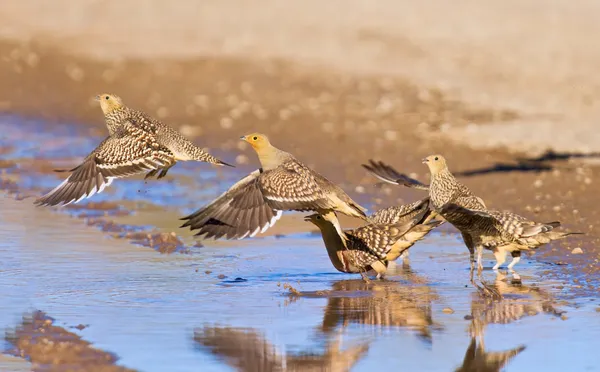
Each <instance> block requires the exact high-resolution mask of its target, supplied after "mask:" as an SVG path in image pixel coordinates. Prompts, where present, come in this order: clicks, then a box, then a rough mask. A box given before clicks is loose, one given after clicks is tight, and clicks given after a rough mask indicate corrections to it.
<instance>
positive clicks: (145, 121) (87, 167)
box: [35, 94, 232, 206]
mask: <svg viewBox="0 0 600 372" xmlns="http://www.w3.org/2000/svg"><path fill="white" fill-rule="evenodd" d="M96 100H98V101H99V102H100V107H101V108H102V112H103V113H104V119H105V122H106V126H107V128H108V132H109V136H108V137H107V138H106V139H105V140H104V141H102V142H101V143H100V145H98V147H96V148H95V149H94V150H93V151H92V152H91V153H90V154H89V155H88V156H87V157H86V158H85V159H84V160H83V162H82V163H81V164H80V165H78V166H77V167H75V168H73V169H71V170H68V171H64V170H63V171H60V172H70V173H71V174H70V175H69V177H68V178H67V179H66V180H64V181H63V182H62V183H61V184H60V185H58V186H57V187H55V188H54V189H53V190H52V191H50V192H48V193H47V194H46V195H44V196H42V197H41V198H39V199H37V200H36V201H35V204H37V205H44V206H54V205H60V204H62V205H67V204H70V203H77V202H79V201H81V200H82V199H85V198H89V197H91V196H92V195H94V194H95V193H100V192H102V190H104V188H106V187H107V186H109V185H110V184H111V183H112V181H113V180H114V179H115V178H123V177H128V176H132V175H136V174H143V173H146V178H149V177H153V176H157V179H160V178H163V177H164V176H166V175H167V172H168V171H169V169H170V168H171V167H172V166H174V165H175V164H176V163H177V162H178V161H190V160H194V161H202V162H207V163H211V164H215V165H226V166H232V165H230V164H227V163H225V162H223V161H221V160H219V159H217V158H215V157H214V156H212V155H210V154H209V153H207V152H206V151H204V150H202V149H201V148H199V147H198V146H196V145H194V144H193V143H192V142H191V141H189V140H188V139H187V138H185V137H184V136H183V135H182V134H181V133H179V132H178V131H177V130H175V129H173V128H171V127H169V126H168V125H166V124H163V123H162V122H160V121H158V120H156V119H154V118H152V117H151V116H149V115H147V114H146V113H144V112H142V111H137V110H134V109H131V108H129V107H127V106H125V105H124V104H123V101H122V100H121V98H119V97H118V96H115V95H113V94H101V95H99V96H97V97H96ZM159 172H160V173H159ZM157 174H158V175H157Z"/></svg>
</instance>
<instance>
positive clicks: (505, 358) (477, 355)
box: [456, 337, 525, 372]
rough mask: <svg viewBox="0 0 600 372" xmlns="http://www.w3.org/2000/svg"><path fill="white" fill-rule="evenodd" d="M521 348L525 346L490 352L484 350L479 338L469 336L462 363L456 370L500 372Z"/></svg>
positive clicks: (463, 371) (464, 371)
mask: <svg viewBox="0 0 600 372" xmlns="http://www.w3.org/2000/svg"><path fill="white" fill-rule="evenodd" d="M523 350H525V346H523V345H520V346H517V347H515V348H513V349H509V350H504V351H497V352H490V351H486V350H485V344H484V343H483V342H482V341H481V340H478V338H477V337H471V342H470V343H469V347H468V348H467V352H466V353H465V358H464V360H463V364H462V365H461V366H460V367H459V368H457V369H456V372H500V371H502V370H504V368H505V367H506V365H507V364H508V363H509V362H510V361H511V360H512V359H514V358H515V357H516V356H517V355H519V354H521V352H523Z"/></svg>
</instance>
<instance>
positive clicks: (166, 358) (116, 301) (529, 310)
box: [0, 195, 600, 372]
mask: <svg viewBox="0 0 600 372" xmlns="http://www.w3.org/2000/svg"><path fill="white" fill-rule="evenodd" d="M3 196H4V195H3ZM3 206H4V208H5V210H6V211H8V212H9V213H4V214H2V215H1V216H0V223H2V225H3V226H5V227H10V233H8V232H7V231H5V230H3V231H2V232H1V233H0V237H1V238H2V239H1V240H0V254H1V255H2V257H3V260H2V261H0V270H1V271H2V274H3V275H0V296H1V297H2V298H3V299H5V300H6V301H2V302H0V327H1V328H4V329H7V328H8V329H13V328H14V327H15V325H17V324H18V323H19V322H20V321H21V316H22V314H23V312H25V311H27V309H32V308H33V309H36V308H37V309H43V311H44V312H46V313H47V314H51V316H52V317H53V318H55V319H56V320H55V321H54V323H53V325H55V326H60V327H63V328H64V329H66V330H67V331H69V332H71V333H74V334H75V335H77V336H81V337H82V339H83V340H84V341H87V342H91V343H92V345H93V347H94V348H96V349H100V350H106V351H108V352H112V353H115V354H116V355H117V356H118V358H119V360H118V365H119V366H124V367H125V368H133V369H136V370H141V371H150V372H153V371H164V370H166V369H168V370H170V371H174V372H179V371H182V372H183V371H196V370H198V368H200V366H201V367H202V370H206V371H224V370H229V369H228V368H227V366H230V367H233V366H239V365H240V363H243V361H246V362H247V363H248V364H246V366H248V367H254V370H256V369H257V368H258V370H261V368H260V367H259V366H260V365H265V364H258V363H260V362H262V363H268V364H267V365H272V366H278V365H281V363H287V366H288V370H294V368H292V366H296V367H301V368H298V369H296V370H310V367H311V366H312V367H315V366H320V367H321V368H323V367H326V366H338V367H339V368H332V369H330V370H336V371H337V370H340V371H344V370H346V369H345V368H344V366H346V367H348V366H353V368H352V370H353V371H354V370H356V371H368V370H373V369H377V368H381V366H383V365H402V366H403V367H404V368H407V369H420V370H449V369H456V368H465V369H468V366H470V365H473V364H475V365H480V368H483V367H486V368H492V367H493V366H494V365H495V363H500V364H501V365H502V366H508V368H509V369H510V370H515V371H519V370H531V369H533V368H536V367H538V366H539V360H540V358H542V357H543V358H544V359H545V360H546V361H547V362H548V363H551V365H553V366H556V368H557V369H565V368H571V369H575V370H585V369H586V368H592V367H593V366H594V365H595V364H594V363H595V358H594V357H595V354H594V351H593V348H594V345H595V344H594V342H593V340H594V339H595V337H596V335H597V332H598V331H599V330H600V328H599V327H600V323H599V322H598V316H597V312H596V310H595V309H596V308H597V307H598V299H597V298H587V297H581V296H580V297H578V298H574V299H570V300H568V301H566V300H565V299H564V298H569V297H570V294H571V293H573V291H574V290H575V287H576V284H575V283H571V282H570V281H569V280H568V279H567V278H563V279H561V280H554V279H550V278H548V277H544V276H543V272H544V270H545V269H546V267H545V265H544V264H542V263H539V262H538V261H535V260H523V262H522V263H521V264H522V267H521V270H520V271H519V273H520V275H521V281H520V282H519V281H516V280H515V278H513V277H511V276H510V275H507V273H506V272H505V271H504V270H500V272H499V273H498V274H496V273H493V272H491V271H488V270H486V271H485V272H484V273H483V279H484V280H485V282H486V283H487V285H488V286H490V287H493V288H495V290H496V291H497V292H499V293H500V294H502V295H503V298H502V299H500V300H498V299H497V300H490V298H489V297H488V296H486V295H485V293H484V292H483V289H478V288H476V287H473V286H472V285H471V283H470V281H469V271H468V269H467V268H466V265H465V263H466V262H467V256H468V253H467V251H466V250H465V249H464V247H463V246H462V245H461V243H460V241H459V240H458V239H457V237H456V236H454V235H448V234H442V233H439V232H435V233H434V234H432V235H431V236H430V237H428V239H427V240H425V241H423V242H422V244H419V246H418V249H417V247H416V246H415V247H414V248H415V249H414V250H413V251H412V252H411V256H410V264H408V265H404V264H403V263H399V264H398V266H397V267H396V268H395V269H394V270H392V271H391V272H390V275H389V277H388V281H385V282H375V281H373V282H371V283H370V284H365V283H364V282H362V280H361V279H360V278H357V276H355V275H345V274H341V273H338V272H336V271H335V270H334V269H333V268H332V267H331V264H330V263H329V262H328V260H327V254H326V252H325V250H324V249H323V246H322V241H321V238H320V237H319V236H314V235H310V234H294V235H288V236H286V237H282V238H275V237H268V238H261V239H253V240H245V241H242V242H238V244H236V245H235V246H230V247H228V248H227V249H224V248H223V247H219V246H208V245H207V246H205V247H199V248H193V249H192V252H191V254H189V255H183V254H171V255H161V254H158V253H156V252H155V251H153V250H151V249H148V248H145V247H139V246H136V245H132V244H129V243H127V242H126V241H124V240H121V239H111V238H108V237H107V236H106V234H105V233H103V232H101V231H99V230H97V229H95V228H94V227H86V226H83V225H82V224H80V222H81V221H80V220H78V219H73V218H71V217H69V216H68V215H65V214H57V213H54V212H52V211H49V210H45V209H39V208H33V206H31V205H28V204H23V202H20V201H15V200H12V199H11V198H9V199H7V200H3ZM24 218H26V219H31V220H32V221H35V234H32V233H31V230H24V229H22V230H19V228H18V226H21V223H22V221H23V219H24ZM67 237H68V239H67ZM32 273H35V275H32ZM290 287H293V288H294V289H295V291H296V293H294V294H290V291H289V288H290ZM80 324H81V325H84V326H85V327H82V328H83V329H81V330H79V329H77V328H70V327H71V326H77V325H80ZM9 334H10V332H9ZM565 334H573V335H575V337H573V338H572V339H569V340H568V341H565V338H564V335H565ZM566 349H568V352H566V351H565V350H566ZM399 350H401V351H402V352H399ZM471 350H476V351H477V352H475V353H472V352H470V351H471ZM248 353H250V355H252V356H253V357H254V359H249V358H247V356H248ZM497 353H500V354H497ZM498 355H503V356H504V357H502V358H496V356H498ZM284 365H285V364H284ZM247 370H253V369H251V368H248V369H247ZM275 370H277V369H275ZM283 370H285V369H283ZM313 370H314V369H313Z"/></svg>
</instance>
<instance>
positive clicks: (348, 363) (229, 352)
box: [194, 326, 369, 372]
mask: <svg viewBox="0 0 600 372" xmlns="http://www.w3.org/2000/svg"><path fill="white" fill-rule="evenodd" d="M340 337H341V335H340ZM194 340H195V341H196V342H197V343H198V345H199V347H200V348H201V349H202V350H204V351H209V352H210V353H211V354H213V355H215V356H217V357H218V358H220V359H221V360H223V361H224V362H225V363H227V365H229V366H230V367H232V368H235V369H236V370H238V371H243V372H263V371H265V372H275V371H302V372H310V371H315V372H316V371H336V372H337V371H349V370H350V369H351V368H352V367H353V366H354V365H355V364H356V363H357V362H358V361H359V360H360V359H362V358H363V357H364V356H365V355H366V353H367V351H368V350H369V342H364V343H360V344H357V345H354V346H351V347H349V348H346V349H345V350H341V347H340V339H339V337H338V338H336V339H334V340H332V341H329V342H328V343H327V345H326V346H325V351H324V352H323V353H320V354H316V353H310V352H308V353H304V352H301V353H285V352H282V351H278V350H277V349H276V348H275V346H274V345H272V344H270V343H269V342H268V341H267V340H266V339H265V337H264V335H262V334H261V333H259V332H258V331H257V330H255V329H252V328H234V327H211V326H205V327H204V328H201V329H197V330H196V331H195V333H194Z"/></svg>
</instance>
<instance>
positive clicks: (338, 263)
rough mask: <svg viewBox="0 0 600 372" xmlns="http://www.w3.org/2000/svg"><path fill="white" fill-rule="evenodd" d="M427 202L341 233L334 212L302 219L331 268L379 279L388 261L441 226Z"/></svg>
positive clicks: (387, 213)
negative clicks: (318, 238) (317, 234)
mask: <svg viewBox="0 0 600 372" xmlns="http://www.w3.org/2000/svg"><path fill="white" fill-rule="evenodd" d="M434 217H435V213H433V212H431V211H430V210H429V200H428V199H424V200H422V201H419V202H416V203H413V204H411V205H408V206H403V207H390V208H387V209H384V210H381V211H379V212H377V213H375V214H374V215H373V216H371V218H370V219H371V221H372V222H373V223H372V224H369V225H365V226H362V227H359V228H357V229H354V230H348V231H343V230H342V228H341V226H340V224H339V221H338V220H337V217H336V215H335V213H334V212H327V213H323V214H320V213H316V214H313V215H310V216H307V217H306V218H305V220H306V221H309V222H312V223H313V224H314V225H316V226H317V227H318V228H319V230H320V231H321V234H322V236H323V241H324V242H325V247H326V249H327V253H328V255H329V258H330V260H331V263H332V264H333V266H334V267H335V268H336V269H337V270H338V271H341V272H346V273H361V275H362V274H364V273H365V272H367V271H369V270H374V271H376V272H377V275H378V276H381V275H383V274H384V273H385V271H386V269H387V264H388V262H389V261H393V260H395V259H397V258H398V257H399V256H400V255H401V254H402V253H403V252H404V251H405V250H407V249H408V248H410V247H411V246H412V245H414V243H415V242H417V241H418V240H420V239H422V238H423V237H424V236H425V235H427V233H429V232H430V231H431V230H432V229H433V228H435V227H437V226H439V225H440V224H441V223H442V222H441V221H435V220H433V218H434Z"/></svg>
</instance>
